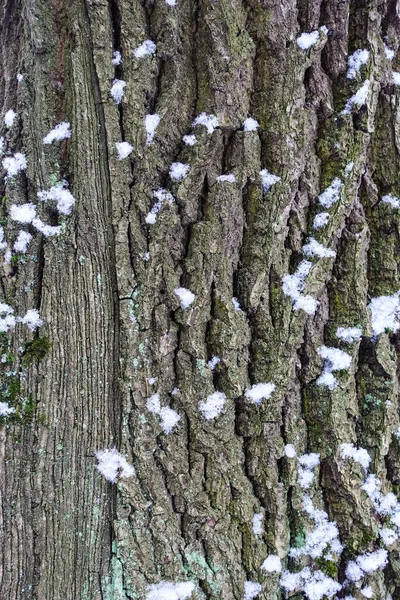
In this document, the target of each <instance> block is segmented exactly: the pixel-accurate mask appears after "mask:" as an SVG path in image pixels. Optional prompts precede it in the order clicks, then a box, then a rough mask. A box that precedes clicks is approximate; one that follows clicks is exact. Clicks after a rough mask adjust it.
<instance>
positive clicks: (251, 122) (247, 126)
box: [243, 117, 259, 131]
mask: <svg viewBox="0 0 400 600" xmlns="http://www.w3.org/2000/svg"><path fill="white" fill-rule="evenodd" d="M258 128H259V124H258V121H256V120H255V119H252V118H251V117H248V118H247V119H245V121H244V122H243V129H244V131H257V129H258Z"/></svg>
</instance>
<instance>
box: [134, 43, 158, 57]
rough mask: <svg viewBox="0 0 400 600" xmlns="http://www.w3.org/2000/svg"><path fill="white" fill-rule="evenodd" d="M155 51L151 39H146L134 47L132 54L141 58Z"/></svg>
mask: <svg viewBox="0 0 400 600" xmlns="http://www.w3.org/2000/svg"><path fill="white" fill-rule="evenodd" d="M155 51H156V45H155V43H154V42H152V41H151V40H146V41H144V42H143V43H142V44H140V46H138V47H137V48H135V50H134V51H133V54H134V56H135V57H136V58H143V57H144V56H148V55H151V54H154V52H155Z"/></svg>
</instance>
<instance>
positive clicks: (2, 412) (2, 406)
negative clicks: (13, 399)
mask: <svg viewBox="0 0 400 600" xmlns="http://www.w3.org/2000/svg"><path fill="white" fill-rule="evenodd" d="M13 413H15V408H13V407H12V406H9V405H8V404H7V402H0V417H9V416H10V415H12V414H13Z"/></svg>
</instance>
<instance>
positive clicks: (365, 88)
mask: <svg viewBox="0 0 400 600" xmlns="http://www.w3.org/2000/svg"><path fill="white" fill-rule="evenodd" d="M370 87H371V82H370V81H369V79H367V80H366V81H364V83H363V84H362V86H361V87H360V89H359V90H358V91H357V92H356V93H355V94H354V96H352V97H351V98H350V100H348V101H347V102H346V106H345V107H344V109H343V110H342V113H341V114H342V115H349V114H350V113H351V110H352V108H353V106H356V107H360V106H363V105H364V104H366V102H367V100H368V95H369V90H370Z"/></svg>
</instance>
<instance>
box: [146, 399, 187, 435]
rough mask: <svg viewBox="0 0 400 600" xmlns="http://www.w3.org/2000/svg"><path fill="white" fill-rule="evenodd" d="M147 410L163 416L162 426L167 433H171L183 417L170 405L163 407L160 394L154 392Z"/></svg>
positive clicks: (147, 404)
mask: <svg viewBox="0 0 400 600" xmlns="http://www.w3.org/2000/svg"><path fill="white" fill-rule="evenodd" d="M146 407H147V410H149V411H150V412H152V413H154V414H156V415H158V416H159V417H160V418H161V427H162V429H163V431H164V433H165V434H168V433H171V431H172V430H173V429H174V428H175V427H176V425H177V424H178V422H179V421H180V419H181V417H180V415H178V413H177V412H176V411H175V410H173V409H172V408H170V407H169V406H164V407H161V402H160V396H159V394H153V395H152V396H150V398H148V399H147V402H146Z"/></svg>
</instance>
